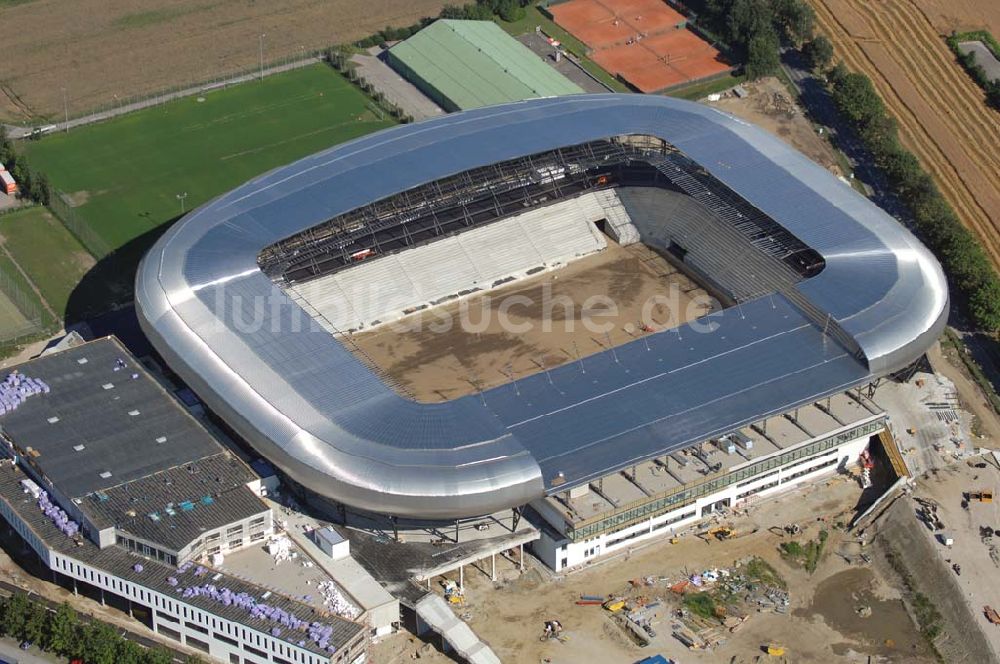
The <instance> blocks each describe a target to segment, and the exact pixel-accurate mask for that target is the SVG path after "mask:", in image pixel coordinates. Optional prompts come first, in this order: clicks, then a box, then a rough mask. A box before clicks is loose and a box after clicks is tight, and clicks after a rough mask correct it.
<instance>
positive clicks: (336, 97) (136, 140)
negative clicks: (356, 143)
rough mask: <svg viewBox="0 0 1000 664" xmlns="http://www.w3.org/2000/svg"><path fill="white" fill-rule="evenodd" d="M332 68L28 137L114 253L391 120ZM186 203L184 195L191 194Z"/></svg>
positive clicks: (39, 164) (37, 158) (40, 163)
mask: <svg viewBox="0 0 1000 664" xmlns="http://www.w3.org/2000/svg"><path fill="white" fill-rule="evenodd" d="M370 103H371V102H370V100H369V99H368V98H367V97H366V96H365V95H364V94H362V93H361V92H360V91H359V90H358V89H357V88H355V87H354V86H353V85H351V84H350V83H349V82H348V81H347V80H346V79H344V78H343V77H342V76H340V75H339V74H337V73H336V72H335V71H333V70H332V69H330V68H329V67H327V66H326V65H315V66H311V67H307V68H304V69H299V70H296V71H292V72H288V73H284V74H279V75H275V76H271V77H268V78H265V79H264V80H263V81H262V82H252V83H244V84H242V85H238V86H235V87H232V88H229V89H226V90H218V91H214V92H211V93H207V94H205V95H204V96H201V97H188V98H185V99H180V100H178V101H174V102H171V103H169V104H165V105H163V106H158V107H155V108H151V109H148V110H144V111H139V112H136V113H133V114H130V115H126V116H123V117H121V118H117V119H114V120H109V121H107V122H103V123H99V124H94V125H90V126H87V127H82V128H80V129H75V130H72V131H70V132H69V133H68V134H58V135H52V136H47V137H45V138H43V139H42V140H40V141H38V142H37V143H30V144H28V147H27V151H28V156H29V160H30V162H31V164H32V166H33V167H34V168H36V169H38V170H41V171H44V172H45V173H47V174H48V176H49V178H50V180H51V181H52V183H53V185H54V186H55V187H56V188H58V189H60V190H62V191H63V192H65V193H66V194H68V195H69V196H70V198H71V199H72V201H73V203H74V205H75V206H76V211H77V212H78V213H79V214H80V215H81V216H82V217H83V219H84V220H85V222H86V223H87V224H88V225H89V226H90V227H91V228H93V230H94V231H96V233H97V235H99V236H100V237H101V238H102V239H103V240H104V241H105V242H106V243H107V245H108V247H109V248H110V249H111V250H116V249H118V248H120V247H123V246H124V245H126V244H127V243H128V242H129V241H131V240H133V239H135V238H137V237H139V236H141V235H143V234H145V233H147V232H148V231H150V230H152V229H155V228H157V227H160V226H162V225H163V224H165V223H166V222H168V221H171V220H173V219H175V218H177V216H178V215H179V214H180V212H181V205H182V203H183V205H184V207H185V210H190V209H192V208H193V207H196V206H197V205H200V204H201V203H204V202H205V201H207V200H209V199H210V198H212V197H214V196H217V195H219V194H221V193H223V192H225V191H227V190H229V189H231V188H233V187H235V186H237V185H239V184H241V183H243V182H245V181H247V180H249V179H251V178H252V177H254V176H256V175H260V174H261V173H264V172H265V171H268V170H270V169H272V168H274V167H276V166H280V165H282V164H287V163H289V162H292V161H294V160H296V159H299V158H301V157H304V156H307V155H309V154H311V153H313V152H316V151H317V150H320V149H322V148H326V147H329V146H332V145H335V144H337V143H342V142H344V141H347V140H349V139H352V138H355V137H357V136H361V135H363V134H367V133H370V132H372V131H375V130H377V129H382V128H384V127H388V126H390V125H392V124H393V121H392V119H391V118H389V117H388V116H385V118H384V119H379V118H378V117H377V116H376V114H375V113H374V112H373V111H372V110H371V107H370V106H369V104H370ZM185 194H186V197H185V198H184V200H183V201H181V200H179V199H178V195H182V196H183V195H185Z"/></svg>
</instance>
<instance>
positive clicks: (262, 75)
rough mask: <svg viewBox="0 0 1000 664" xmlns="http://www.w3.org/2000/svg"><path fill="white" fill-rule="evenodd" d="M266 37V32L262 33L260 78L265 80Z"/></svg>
mask: <svg viewBox="0 0 1000 664" xmlns="http://www.w3.org/2000/svg"><path fill="white" fill-rule="evenodd" d="M264 37H267V33H266V32H262V33H261V34H260V80H262V81H263V80H264Z"/></svg>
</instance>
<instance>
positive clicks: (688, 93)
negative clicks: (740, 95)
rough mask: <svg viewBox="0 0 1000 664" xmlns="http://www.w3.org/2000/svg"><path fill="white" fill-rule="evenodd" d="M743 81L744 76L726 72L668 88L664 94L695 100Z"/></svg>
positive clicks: (744, 79)
mask: <svg viewBox="0 0 1000 664" xmlns="http://www.w3.org/2000/svg"><path fill="white" fill-rule="evenodd" d="M744 81H746V76H733V75H732V74H728V75H726V76H721V77H719V78H715V79H712V80H710V81H701V82H697V83H692V84H690V85H684V86H680V87H677V88H674V89H673V90H670V91H669V92H667V93H666V94H667V96H668V97H677V98H678V99H688V100H691V101H696V100H698V99H702V98H704V97H707V96H708V95H710V94H713V93H715V92H722V91H723V90H728V89H729V88H731V87H733V86H736V85H739V84H740V83H743V82H744Z"/></svg>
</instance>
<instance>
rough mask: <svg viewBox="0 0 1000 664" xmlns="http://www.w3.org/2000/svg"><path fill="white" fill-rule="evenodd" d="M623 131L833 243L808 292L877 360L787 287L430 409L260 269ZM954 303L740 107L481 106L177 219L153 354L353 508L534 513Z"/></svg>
mask: <svg viewBox="0 0 1000 664" xmlns="http://www.w3.org/2000/svg"><path fill="white" fill-rule="evenodd" d="M625 134H645V135H653V136H658V137H661V138H663V139H664V140H666V141H668V142H669V143H671V144H673V145H675V146H676V147H678V148H679V149H680V150H682V151H683V152H684V153H685V154H687V156H689V157H690V158H692V159H694V160H695V161H696V162H698V163H700V164H701V165H702V166H703V167H704V168H705V169H707V170H708V171H709V172H711V173H712V174H713V175H714V176H715V177H717V178H718V179H719V180H721V181H722V182H723V183H725V184H726V185H728V186H729V187H731V188H732V189H733V190H734V191H736V192H737V193H738V194H740V195H741V196H743V197H744V198H745V199H747V200H748V201H749V202H750V203H752V204H754V205H756V206H757V207H758V208H759V209H761V210H762V211H763V212H765V213H766V214H768V215H770V216H771V217H772V218H773V219H775V220H776V221H778V222H779V223H780V224H782V225H783V226H785V227H786V228H788V229H789V230H790V231H791V232H792V233H793V234H794V235H796V236H797V237H798V238H800V239H801V240H802V241H804V242H805V243H806V244H808V245H810V246H811V247H812V248H814V249H815V250H817V251H818V252H819V253H820V254H821V255H822V256H823V257H824V258H825V260H826V268H825V269H824V270H823V271H822V272H821V273H820V274H819V275H818V276H815V277H813V278H811V279H808V280H806V281H803V282H802V283H800V284H799V285H798V288H799V290H800V292H801V294H803V295H805V296H806V298H808V300H809V301H810V302H811V303H812V305H814V306H815V307H817V308H818V309H820V310H821V311H822V312H824V313H827V314H829V315H830V316H832V318H833V320H835V321H837V322H839V324H840V326H841V327H842V328H843V329H844V330H846V331H847V332H848V334H850V335H851V336H852V337H853V338H854V340H855V341H856V342H857V344H858V345H859V346H860V347H861V349H862V350H863V351H864V355H865V358H866V360H867V366H866V365H865V363H864V362H862V361H859V360H858V359H856V358H855V357H853V356H851V355H850V354H848V353H847V352H846V351H845V350H844V349H843V348H842V347H841V346H840V345H838V344H837V343H834V342H833V341H832V340H830V339H829V338H828V337H827V336H825V335H824V334H823V333H822V330H820V329H819V328H818V327H817V326H815V325H813V324H811V323H810V322H809V321H808V320H807V319H806V318H805V317H804V316H803V314H802V313H800V308H799V307H796V306H792V305H791V304H790V303H789V302H788V301H787V300H786V299H785V298H784V297H782V296H780V295H775V296H771V297H763V298H761V299H759V300H755V301H751V302H749V303H746V304H743V305H742V306H741V307H732V308H730V309H727V310H725V311H723V312H721V313H720V314H717V315H715V316H713V318H712V321H713V328H714V332H712V333H710V334H697V333H695V332H694V331H693V329H691V328H690V327H689V326H685V327H683V328H680V330H679V331H667V332H662V333H659V334H655V335H651V336H648V337H647V338H646V340H645V341H636V342H633V343H631V344H629V345H626V346H624V347H619V348H618V349H617V351H616V353H615V355H614V356H613V357H612V356H611V354H610V353H604V354H600V355H596V356H593V357H591V358H587V359H585V360H584V363H585V366H584V367H583V368H582V369H581V367H580V366H579V365H578V363H573V364H568V365H563V366H561V367H559V368H557V369H554V370H550V371H549V372H548V375H545V374H539V375H535V376H533V377H529V378H526V379H521V380H519V381H518V382H517V389H515V388H514V387H513V386H511V385H506V386H500V387H497V388H494V389H492V390H489V391H487V392H485V393H483V394H482V395H472V396H468V397H463V398H460V399H456V400H453V401H449V402H445V403H440V404H422V403H416V402H412V401H409V400H407V399H404V398H403V397H402V396H400V395H398V394H397V393H396V392H394V391H393V390H392V389H390V388H389V387H388V386H386V385H385V384H384V383H383V382H382V381H381V380H380V379H379V378H378V377H377V376H376V375H375V374H373V373H372V372H371V371H370V370H369V369H368V368H367V367H366V366H365V365H363V364H362V363H361V362H359V361H358V360H357V359H356V358H355V357H354V356H353V355H352V354H351V353H350V352H349V351H348V350H347V349H345V347H344V346H342V345H341V344H340V342H338V341H337V340H336V339H334V338H333V337H331V336H330V335H329V334H327V333H325V332H324V331H322V330H321V329H320V328H319V326H316V325H311V326H310V325H301V324H300V322H301V320H302V311H301V310H300V309H299V307H298V305H296V304H295V303H294V302H292V301H291V300H290V299H289V298H288V297H287V296H286V295H285V293H284V291H282V290H281V289H280V288H278V287H277V286H275V285H274V284H273V283H272V282H271V281H270V280H269V279H268V278H267V277H266V276H265V275H264V274H262V273H261V271H260V270H259V269H258V266H257V262H256V259H257V255H258V253H259V252H260V250H261V249H263V248H264V247H265V246H268V245H270V244H272V243H274V242H276V241H278V240H280V239H283V238H285V237H288V236H290V235H293V234H295V233H297V232H299V231H302V230H304V229H306V228H309V227H311V226H314V225H316V224H318V223H320V222H323V221H325V220H327V219H329V218H331V217H333V216H336V215H338V214H341V213H343V212H346V211H349V210H351V209H354V208H356V207H358V206H360V205H363V204H365V203H368V202H370V201H373V200H377V199H380V198H383V197H386V196H389V195H391V194H394V193H397V192H400V191H402V190H405V189H408V188H411V187H414V186H417V185H420V184H424V183H427V182H430V181H433V180H436V179H439V178H442V177H444V176H447V175H451V174H455V173H458V172H461V171H465V170H468V169H471V168H475V167H478V166H484V165H488V164H490V163H494V162H497V161H501V160H506V159H513V158H516V157H520V156H524V155H527V154H534V153H539V152H543V151H546V150H551V149H555V148H558V147H562V146H567V145H574V144H579V143H584V142H587V141H592V140H597V139H601V138H607V137H611V136H617V135H625ZM261 300H264V301H266V302H267V306H258V307H256V310H255V307H254V303H255V302H259V301H261ZM947 300H948V294H947V288H946V284H945V279H944V276H943V274H942V272H941V269H940V266H939V265H938V263H937V261H936V260H935V259H934V258H933V257H932V256H931V254H930V253H929V252H928V251H927V250H926V249H925V248H924V247H923V246H922V245H921V244H920V243H919V242H918V241H917V240H916V239H915V238H914V237H913V236H912V235H911V234H910V233H909V232H908V231H906V230H905V229H904V228H903V227H902V226H900V225H899V224H898V223H897V222H896V221H895V220H893V219H892V218H891V217H889V216H888V215H887V214H885V213H884V212H883V211H882V210H880V209H879V208H878V207H876V206H875V205H873V204H872V203H871V202H869V201H868V200H867V199H865V198H863V197H862V196H860V195H858V194H857V193H855V192H854V191H853V190H852V189H851V188H850V187H849V186H847V185H845V184H844V183H842V182H840V181H838V180H837V179H836V178H835V177H833V176H832V175H831V174H830V173H828V172H827V171H825V170H824V169H823V168H821V167H819V166H817V165H816V164H814V163H812V162H811V161H809V160H808V159H807V158H805V157H804V156H802V155H801V154H799V153H798V152H796V151H795V150H793V149H791V148H790V147H788V146H787V145H786V144H785V143H783V142H781V141H780V140H779V139H777V138H775V137H773V136H771V135H769V134H767V133H765V132H763V131H762V130H760V129H758V128H756V127H754V126H751V125H749V124H747V123H745V122H743V121H740V120H738V119H735V118H733V117H731V116H729V115H726V114H724V113H721V112H718V111H716V110H714V109H711V108H708V107H705V106H701V105H698V104H693V103H688V102H683V101H678V100H674V99H669V98H665V97H658V96H646V95H576V96H572V97H562V98H549V99H538V100H531V101H527V102H520V103H516V104H509V105H504V106H497V107H491V108H485V109H477V110H474V111H468V112H464V113H459V114H454V115H448V116H445V117H442V118H438V119H434V120H430V121H427V122H422V123H418V124H413V125H406V126H401V127H396V128H393V129H389V130H386V131H383V132H380V133H377V134H373V135H370V136H367V137H364V138H361V139H358V140H355V141H352V142H351V143H347V144H344V145H341V146H338V147H335V148H332V149H330V150H326V151H324V152H321V153H318V154H315V155H313V156H311V157H308V158H306V159H303V160H301V161H299V162H296V163H294V164H292V165H290V166H287V167H283V168H280V169H277V170H275V171H272V172H270V173H268V174H266V175H264V176H262V177H259V178H257V179H255V180H253V181H251V182H248V183H247V184H245V185H243V186H242V187H240V188H238V189H236V190H234V191H232V192H230V193H228V194H226V195H224V196H222V197H220V198H218V199H216V200H214V201H212V202H210V203H208V204H206V205H204V206H202V207H201V208H199V209H197V210H195V211H194V212H192V213H190V214H189V215H188V216H186V217H184V218H183V219H182V220H180V221H179V222H177V223H176V224H175V225H174V226H173V227H172V228H171V229H170V230H169V231H168V232H167V233H166V234H165V235H164V236H163V237H162V238H161V239H160V240H159V242H157V244H156V245H155V246H154V247H153V249H152V250H151V251H150V252H149V254H148V255H147V256H146V257H145V259H144V261H143V263H142V265H141V266H140V269H139V273H138V276H137V283H136V302H137V308H138V310H139V313H140V316H139V318H140V321H141V322H142V324H143V327H144V329H145V331H146V333H147V334H148V336H149V337H150V339H151V341H152V342H153V344H154V346H155V347H156V348H157V349H158V350H159V351H160V353H161V354H162V355H163V356H164V358H165V359H166V360H167V362H168V363H169V364H170V365H171V366H172V368H173V369H174V370H175V371H177V372H178V373H179V374H180V375H181V377H182V378H184V379H185V380H186V381H187V382H188V383H189V384H190V385H191V387H192V388H193V389H195V390H196V391H197V392H198V393H199V394H200V396H201V397H202V398H203V399H204V400H205V402H206V403H207V404H208V405H209V407H211V408H212V409H213V410H215V411H216V412H217V413H218V414H220V415H221V416H222V417H223V418H225V419H226V420H227V421H228V423H229V424H230V425H231V426H232V427H233V428H234V429H235V430H236V431H237V432H239V433H240V434H241V435H242V436H244V437H245V438H246V439H247V440H248V441H249V442H250V443H251V444H252V445H254V446H255V447H256V448H257V449H258V451H260V452H261V453H262V454H263V455H264V456H266V457H268V458H269V459H271V460H272V461H273V462H274V463H275V464H276V465H278V466H279V467H281V468H282V469H283V470H284V471H285V472H286V473H288V474H289V475H290V476H291V477H293V478H294V479H295V480H297V481H298V482H300V483H302V484H303V485H305V486H307V487H309V488H310V489H312V490H315V491H317V492H318V493H320V494H322V495H325V496H328V497H330V498H332V499H334V500H337V501H340V502H343V503H346V504H348V505H351V506H354V507H357V508H361V509H368V510H373V511H378V512H385V513H390V514H396V515H399V516H413V517H420V518H452V517H459V516H472V515H479V514H485V513H488V512H491V511H494V510H496V509H500V508H503V507H508V506H514V505H519V504H523V503H525V502H527V501H529V500H531V499H534V498H537V497H539V496H541V495H543V494H544V493H545V492H546V491H555V490H559V489H563V488H566V487H568V486H572V485H575V484H580V483H582V482H585V481H587V480H589V479H593V478H596V477H599V476H601V475H604V474H607V473H608V472H612V471H614V470H616V469H619V468H622V467H624V466H626V465H629V464H631V463H634V462H636V461H638V460H641V459H644V458H649V457H651V456H654V455H656V454H663V453H664V452H666V451H670V450H674V449H678V448H680V447H683V446H686V445H690V444H692V443H694V442H697V441H699V440H703V439H705V438H708V437H711V436H713V435H718V434H721V433H724V432H726V431H730V430H732V429H734V428H737V427H739V426H743V425H745V424H746V423H749V422H752V421H755V420H759V419H760V418H762V417H764V416H766V415H770V414H777V413H781V412H784V411H787V410H789V409H791V408H793V407H795V406H797V405H800V404H804V403H808V402H811V401H814V400H817V399H819V398H821V397H823V396H825V395H827V394H831V393H833V392H836V391H839V390H842V389H845V388H847V387H850V386H853V385H857V384H860V383H863V382H865V381H867V380H869V379H870V378H871V377H873V376H876V375H882V374H885V373H888V372H891V371H893V370H896V369H899V368H901V367H903V366H905V365H906V364H908V363H909V362H911V361H912V360H914V359H916V358H917V357H919V356H920V355H921V354H922V353H923V352H924V351H925V350H926V348H927V347H928V346H929V345H930V344H931V343H932V342H933V341H934V339H936V338H937V336H938V335H939V334H940V332H941V330H942V328H943V327H944V324H945V321H946V315H947V305H948V301H947ZM584 369H585V370H586V374H585V375H584V374H582V371H583V370H584ZM559 473H562V475H563V477H564V478H565V482H564V483H562V484H559V485H558V486H555V485H553V484H552V481H553V479H554V478H555V477H556V476H557V475H558V474H559Z"/></svg>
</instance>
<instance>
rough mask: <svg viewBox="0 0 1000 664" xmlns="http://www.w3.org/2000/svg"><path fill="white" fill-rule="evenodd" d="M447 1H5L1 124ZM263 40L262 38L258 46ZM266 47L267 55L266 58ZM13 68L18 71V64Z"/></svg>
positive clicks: (423, 11) (316, 45) (328, 41)
mask: <svg viewBox="0 0 1000 664" xmlns="http://www.w3.org/2000/svg"><path fill="white" fill-rule="evenodd" d="M445 4H446V2H445V0H366V1H365V2H357V1H356V0H282V1H281V2H254V1H250V2H248V1H247V0H212V1H208V0H171V1H170V2H163V1H162V0H119V1H118V2H107V1H106V0H73V2H66V1H65V0H0V55H2V56H3V62H4V63H5V64H4V71H2V72H0V120H3V121H7V122H11V123H14V124H20V123H21V122H35V123H37V122H39V121H44V119H48V120H56V119H61V118H62V116H63V112H64V108H63V99H64V91H65V99H66V105H67V106H68V107H69V113H70V115H74V114H77V113H83V112H85V111H91V110H94V109H95V108H97V107H100V106H103V105H113V104H115V102H116V101H117V100H121V99H128V98H130V97H133V96H135V95H142V94H149V93H153V92H159V91H161V90H163V89H165V88H168V87H173V86H180V85H190V84H193V83H197V82H201V81H206V80H210V79H215V78H218V77H219V76H220V75H222V74H232V73H235V72H237V71H244V70H247V69H255V68H256V67H257V66H258V62H259V59H260V56H261V50H262V51H263V58H264V61H265V62H271V61H277V60H279V59H283V58H289V57H297V56H300V55H301V54H303V53H306V52H309V51H313V50H318V49H323V48H327V47H329V46H332V45H334V44H339V43H345V42H349V41H354V40H357V39H360V38H362V37H365V36H367V35H369V34H372V33H373V32H376V31H378V30H380V29H382V28H384V27H385V26H387V25H391V26H406V25H411V24H413V23H415V22H416V21H417V20H419V19H420V18H422V17H424V16H436V15H437V14H438V12H439V11H440V10H441V8H442V7H443V6H444V5H445ZM261 35H265V36H264V37H263V39H261ZM261 46H263V49H261ZM15 63H16V64H15Z"/></svg>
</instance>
